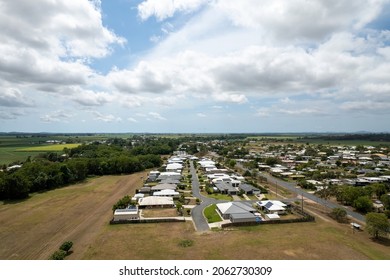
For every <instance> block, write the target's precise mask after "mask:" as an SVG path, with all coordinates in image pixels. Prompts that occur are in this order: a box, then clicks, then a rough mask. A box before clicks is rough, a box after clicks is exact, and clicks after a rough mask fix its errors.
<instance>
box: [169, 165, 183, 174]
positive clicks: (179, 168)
mask: <svg viewBox="0 0 390 280" xmlns="http://www.w3.org/2000/svg"><path fill="white" fill-rule="evenodd" d="M182 169H183V165H182V164H181V163H169V164H168V165H167V167H166V168H165V170H166V171H167V172H177V173H181V171H182Z"/></svg>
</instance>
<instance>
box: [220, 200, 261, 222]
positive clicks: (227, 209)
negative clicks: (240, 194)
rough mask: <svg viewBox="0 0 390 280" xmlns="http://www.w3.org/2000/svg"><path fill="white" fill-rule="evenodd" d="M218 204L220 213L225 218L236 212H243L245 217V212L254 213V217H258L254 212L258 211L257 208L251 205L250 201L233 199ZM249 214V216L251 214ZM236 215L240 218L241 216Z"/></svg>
mask: <svg viewBox="0 0 390 280" xmlns="http://www.w3.org/2000/svg"><path fill="white" fill-rule="evenodd" d="M216 206H217V211H218V213H219V214H220V215H221V217H222V218H224V219H230V218H231V215H235V214H241V215H242V217H244V215H243V214H252V215H253V217H254V218H255V217H256V216H255V215H254V213H256V212H257V210H256V209H255V208H253V207H252V206H251V203H248V202H243V201H232V202H224V203H217V204H216ZM247 216H248V217H249V215H247ZM235 217H236V218H238V217H239V216H237V215H236V216H235ZM251 217H252V216H251Z"/></svg>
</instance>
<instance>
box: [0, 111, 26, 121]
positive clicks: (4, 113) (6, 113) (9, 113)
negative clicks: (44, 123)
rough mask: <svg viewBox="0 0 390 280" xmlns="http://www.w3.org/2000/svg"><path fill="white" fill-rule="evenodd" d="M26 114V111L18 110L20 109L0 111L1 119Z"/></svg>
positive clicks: (14, 117) (10, 118) (12, 118)
mask: <svg viewBox="0 0 390 280" xmlns="http://www.w3.org/2000/svg"><path fill="white" fill-rule="evenodd" d="M25 115H26V113H25V112H23V111H18V110H16V111H15V110H12V111H0V120H14V119H17V118H19V117H21V116H25Z"/></svg>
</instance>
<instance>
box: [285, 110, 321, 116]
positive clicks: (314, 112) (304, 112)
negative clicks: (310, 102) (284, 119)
mask: <svg viewBox="0 0 390 280" xmlns="http://www.w3.org/2000/svg"><path fill="white" fill-rule="evenodd" d="M278 112H279V113H283V114H287V115H318V114H323V112H322V110H320V109H318V108H303V109H290V110H287V109H279V110H278Z"/></svg>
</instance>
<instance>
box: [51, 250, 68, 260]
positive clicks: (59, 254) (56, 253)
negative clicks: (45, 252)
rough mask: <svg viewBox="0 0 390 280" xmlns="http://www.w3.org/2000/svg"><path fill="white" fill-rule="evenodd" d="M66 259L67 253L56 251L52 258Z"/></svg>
mask: <svg viewBox="0 0 390 280" xmlns="http://www.w3.org/2000/svg"><path fill="white" fill-rule="evenodd" d="M65 257H66V252H65V251H63V250H58V251H55V252H54V253H53V254H52V255H51V256H50V259H51V260H63V259H65Z"/></svg>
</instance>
